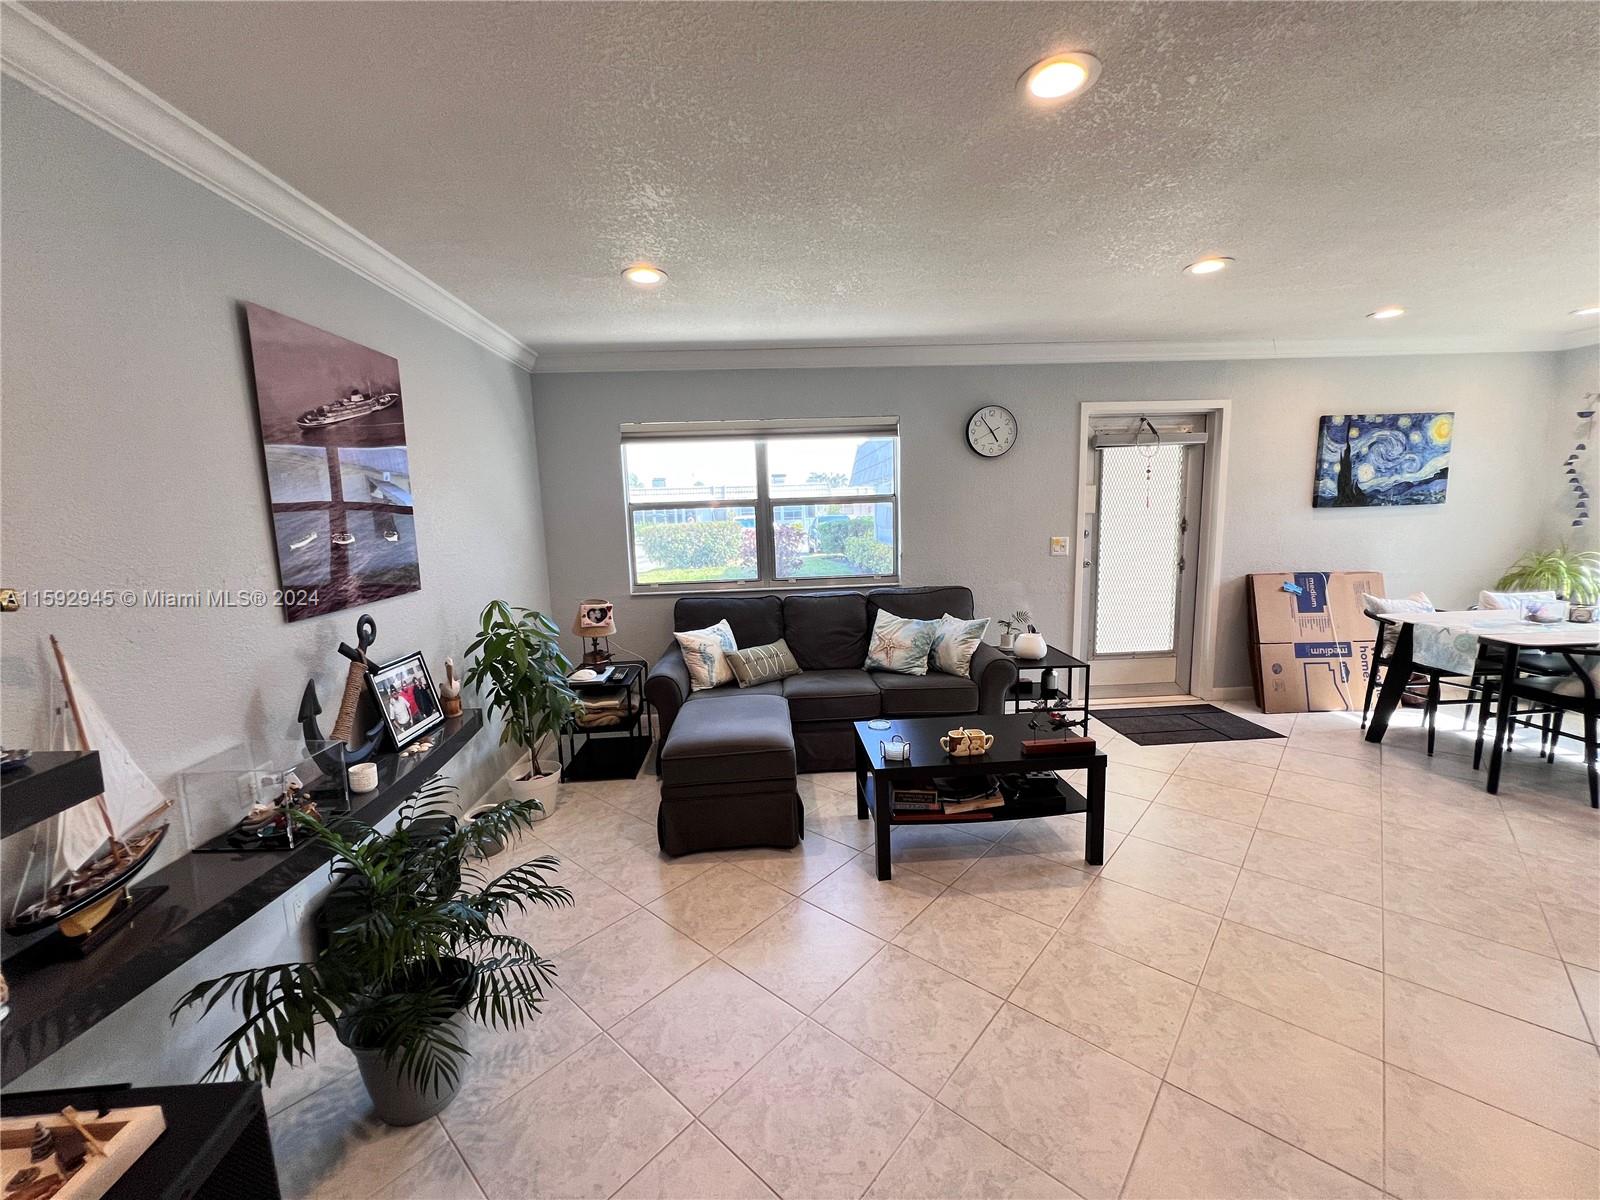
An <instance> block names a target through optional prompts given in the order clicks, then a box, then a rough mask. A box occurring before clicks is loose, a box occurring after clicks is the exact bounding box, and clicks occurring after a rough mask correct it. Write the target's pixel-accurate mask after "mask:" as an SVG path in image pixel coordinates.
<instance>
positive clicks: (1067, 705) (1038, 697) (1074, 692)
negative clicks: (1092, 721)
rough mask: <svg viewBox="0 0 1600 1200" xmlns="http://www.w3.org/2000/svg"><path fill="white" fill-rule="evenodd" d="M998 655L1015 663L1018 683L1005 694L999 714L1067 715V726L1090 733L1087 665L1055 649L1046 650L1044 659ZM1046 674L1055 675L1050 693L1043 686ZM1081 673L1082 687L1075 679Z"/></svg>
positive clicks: (1004, 652) (1005, 651) (1007, 653)
mask: <svg viewBox="0 0 1600 1200" xmlns="http://www.w3.org/2000/svg"><path fill="white" fill-rule="evenodd" d="M1000 653H1002V654H1004V655H1006V657H1008V658H1010V659H1011V661H1012V662H1014V663H1016V664H1017V682H1016V683H1014V684H1012V686H1011V688H1010V690H1008V691H1007V692H1006V695H1005V699H1004V701H1002V703H1001V711H1002V712H1007V713H1024V712H1059V713H1067V714H1068V717H1067V721H1066V724H1068V725H1078V726H1081V727H1082V728H1083V732H1084V733H1085V734H1087V733H1088V732H1089V664H1088V663H1086V662H1084V661H1083V659H1081V658H1078V657H1076V656H1074V655H1071V654H1068V653H1067V652H1066V651H1065V650H1057V649H1056V648H1055V647H1054V646H1049V647H1047V648H1046V649H1045V655H1044V657H1043V658H1018V657H1017V656H1016V654H1015V653H1013V652H1012V651H1010V650H1002V651H1000ZM1024 671H1037V672H1039V674H1040V678H1039V679H1025V678H1023V672H1024ZM1045 671H1054V672H1055V673H1056V683H1055V687H1054V688H1053V689H1051V690H1050V691H1049V692H1046V690H1045V686H1044V678H1043V674H1044V672H1045ZM1080 671H1081V672H1082V673H1083V681H1082V684H1081V686H1080V684H1079V682H1078V679H1077V673H1078V672H1080ZM1063 683H1064V684H1065V686H1063Z"/></svg>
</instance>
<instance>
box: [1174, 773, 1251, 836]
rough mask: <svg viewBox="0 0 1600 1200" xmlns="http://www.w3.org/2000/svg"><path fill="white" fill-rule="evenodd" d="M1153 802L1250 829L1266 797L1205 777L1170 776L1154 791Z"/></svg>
mask: <svg viewBox="0 0 1600 1200" xmlns="http://www.w3.org/2000/svg"><path fill="white" fill-rule="evenodd" d="M1155 801H1156V803H1157V804H1165V805H1168V806H1170V807H1172V808H1186V809H1188V810H1189V811H1190V812H1197V813H1200V814H1201V815H1203V816H1207V817H1216V818H1218V819H1219V820H1223V821H1232V822H1234V823H1235V824H1238V825H1249V826H1251V827H1252V828H1253V827H1254V826H1255V823H1256V821H1257V819H1259V818H1260V816H1261V810H1262V808H1263V807H1265V806H1266V803H1267V798H1266V797H1265V796H1264V795H1262V794H1261V793H1260V792H1248V791H1245V790H1244V789H1243V788H1237V787H1229V786H1228V785H1227V784H1223V783H1213V782H1211V781H1210V780H1207V779H1188V778H1185V777H1183V776H1178V775H1174V776H1173V777H1172V778H1171V779H1169V780H1168V781H1167V785H1166V786H1165V787H1163V788H1162V789H1161V790H1160V791H1159V792H1157V793H1156V797H1155Z"/></svg>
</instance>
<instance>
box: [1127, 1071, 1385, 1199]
mask: <svg viewBox="0 0 1600 1200" xmlns="http://www.w3.org/2000/svg"><path fill="white" fill-rule="evenodd" d="M1122 1194H1123V1196H1125V1197H1127V1198H1128V1200H1172V1198H1173V1197H1177V1196H1184V1197H1190V1198H1191V1200H1239V1198H1240V1197H1252V1198H1258V1200H1269V1198H1270V1200H1347V1198H1348V1200H1378V1197H1379V1193H1378V1190H1377V1189H1376V1188H1373V1187H1369V1186H1368V1185H1367V1184H1364V1183H1362V1182H1361V1181H1360V1180H1359V1179H1356V1178H1354V1177H1353V1176H1350V1175H1346V1174H1345V1173H1344V1172H1343V1171H1340V1170H1337V1169H1335V1168H1333V1167H1330V1166H1329V1165H1328V1164H1327V1163H1325V1162H1323V1161H1321V1160H1320V1159H1316V1158H1313V1157H1312V1156H1311V1155H1309V1154H1307V1153H1306V1152H1305V1151H1303V1150H1300V1149H1297V1148H1296V1147H1294V1146H1291V1145H1290V1144H1289V1143H1288V1142H1285V1141H1283V1140H1282V1139H1280V1138H1275V1137H1273V1136H1272V1135H1271V1134H1269V1133H1263V1132H1262V1131H1261V1130H1259V1129H1257V1128H1256V1127H1255V1126H1254V1125H1249V1124H1247V1123H1245V1122H1244V1121H1241V1120H1239V1118H1238V1117H1235V1116H1232V1115H1231V1114H1229V1113H1226V1112H1223V1111H1222V1109H1220V1108H1217V1107H1216V1106H1215V1105H1212V1104H1207V1103H1206V1102H1205V1101H1204V1100H1199V1099H1197V1098H1195V1097H1194V1096H1191V1095H1189V1093H1187V1092H1183V1091H1179V1090H1178V1089H1177V1088H1175V1087H1173V1086H1171V1085H1170V1084H1165V1085H1163V1086H1162V1088H1161V1094H1160V1095H1159V1096H1158V1097H1157V1098H1156V1107H1155V1111H1154V1112H1153V1113H1151V1115H1150V1125H1149V1128H1147V1129H1146V1130H1145V1133H1144V1141H1143V1142H1142V1143H1140V1146H1139V1156H1138V1157H1137V1158H1136V1159H1134V1161H1133V1170H1132V1171H1130V1172H1129V1173H1128V1183H1127V1186H1126V1187H1124V1188H1123V1191H1122Z"/></svg>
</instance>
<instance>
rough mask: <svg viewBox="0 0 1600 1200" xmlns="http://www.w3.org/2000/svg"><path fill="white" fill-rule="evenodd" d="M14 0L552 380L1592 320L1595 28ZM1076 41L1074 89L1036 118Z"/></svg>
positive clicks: (1595, 17)
mask: <svg viewBox="0 0 1600 1200" xmlns="http://www.w3.org/2000/svg"><path fill="white" fill-rule="evenodd" d="M29 7H30V8H31V9H32V10H33V11H34V12H36V13H39V14H40V15H42V16H44V17H45V19H47V20H48V21H50V22H52V23H54V24H55V25H57V26H59V27H60V28H61V29H62V30H64V31H66V32H67V33H68V34H69V35H70V36H71V37H73V38H75V39H77V40H78V41H80V42H82V43H83V44H85V45H86V46H87V47H89V48H90V49H91V50H93V51H95V52H96V53H98V54H100V55H102V56H104V57H105V58H106V59H108V60H109V61H110V62H111V63H112V64H114V65H115V66H117V67H118V68H120V69H121V70H123V71H125V72H127V73H128V74H129V75H131V76H132V77H133V78H134V79H136V80H138V81H139V82H140V83H142V84H143V85H145V86H146V87H148V88H149V89H151V90H152V91H154V92H155V93H156V94H157V95H159V96H161V97H162V98H164V99H166V100H167V101H169V102H170V103H172V104H173V105H175V106H177V108H179V109H181V110H182V111H183V112H185V113H187V114H188V115H189V116H190V117H192V118H193V119H194V120H196V121H198V122H199V123H200V124H202V125H204V126H206V127H208V128H209V129H211V130H213V131H215V132H216V133H217V134H218V135H220V136H221V137H222V138H224V139H226V140H227V141H228V142H231V143H232V144H233V145H234V146H236V147H238V148H239V149H240V150H242V151H243V152H244V153H245V154H247V155H249V156H251V157H252V158H254V159H256V160H257V161H258V162H260V163H261V164H263V165H264V166H265V167H267V168H268V169H269V170H270V171H272V172H274V173H276V174H277V175H279V176H281V177H282V178H283V179H284V180H286V181H287V182H289V183H290V184H292V185H293V186H294V187H296V188H298V189H300V190H301V191H303V192H305V193H306V194H307V195H309V196H310V197H311V198H312V199H314V200H316V201H318V202H319V203H321V204H322V205H324V206H326V207H327V208H328V209H330V210H331V211H332V212H333V213H335V214H337V216H339V217H341V218H343V219H344V220H345V221H346V222H348V223H349V224H350V225H353V226H354V227H355V228H356V229H359V230H360V231H361V232H362V233H364V234H366V235H367V236H368V237H370V238H372V239H373V240H375V241H376V242H378V243H379V244H380V245H381V246H383V247H384V248H386V249H387V250H389V251H390V252H392V253H393V254H395V255H398V256H399V257H400V258H401V259H403V260H405V261H406V262H407V263H409V264H411V266H413V267H415V268H416V269H417V270H419V271H421V272H423V273H424V274H425V275H427V276H429V277H430V278H432V279H433V280H435V281H436V282H438V283H439V284H441V285H443V286H444V287H445V288H447V289H449V290H450V291H452V292H454V293H456V294H457V295H458V296H460V297H461V298H462V299H464V300H465V301H466V302H467V303H468V304H470V305H472V306H474V307H476V308H477V309H478V310H479V311H480V312H482V313H483V314H484V315H486V316H487V317H489V318H490V319H491V320H492V321H494V322H496V323H498V324H499V325H501V326H502V327H504V328H505V329H506V330H508V331H510V332H511V333H512V334H513V335H515V336H516V337H518V338H520V339H521V340H523V341H524V342H526V343H527V344H529V345H531V346H533V347H535V348H536V349H538V350H540V351H541V352H542V353H545V354H547V355H548V354H549V353H550V352H552V351H553V352H555V354H556V357H557V358H558V359H559V357H560V356H561V354H562V353H563V352H568V353H571V352H574V351H587V350H637V349H641V348H654V349H665V348H690V347H728V346H733V347H750V346H812V345H825V346H860V345H873V344H930V345H933V344H955V343H960V344H968V343H1016V342H1137V343H1144V342H1157V341H1161V342H1174V341H1185V342H1213V341H1218V342H1220V341H1228V342H1233V341H1240V340H1253V341H1262V340H1267V339H1288V340H1295V341H1306V340H1311V341H1320V340H1329V341H1332V342H1337V341H1340V340H1345V339H1382V338H1394V339H1401V340H1404V339H1413V340H1414V339H1449V338H1457V339H1461V338H1465V339H1473V338H1483V339H1489V338H1493V339H1496V340H1497V341H1504V340H1505V339H1507V338H1519V337H1526V338H1528V339H1530V340H1538V339H1544V340H1546V341H1548V340H1549V339H1552V338H1559V337H1563V336H1572V335H1580V336H1581V335H1582V334H1583V332H1584V330H1585V326H1586V323H1585V322H1583V321H1579V320H1575V319H1574V318H1571V317H1569V316H1568V315H1567V314H1568V312H1569V310H1571V309H1573V308H1577V307H1580V306H1583V305H1588V304H1595V303H1597V302H1600V242H1597V237H1600V77H1597V64H1600V6H1597V5H1594V4H1586V3H1585V4H1564V3H1529V4H1520V3H1516V4H1513V3H1505V4H1428V5H1424V4H1363V3H1358V4H1319V3H1287V4H1268V3H1261V4H1202V3H1181V4H1147V5H1133V4H1117V3H1105V4H1029V3H1009V4H969V3H904V4H891V3H873V4H855V3H833V4H778V3H773V4H716V3H712V4H677V3H656V4H589V3H545V4H536V3H526V4H515V3H514V4H483V3H459V4H457V3H448V4H439V3H398V4H391V3H368V4H303V3H256V2H242V3H228V4H188V3H114V4H106V3H34V4H31V5H30V6H29ZM1065 49H1085V50H1090V51H1092V52H1094V53H1095V54H1097V55H1099V56H1100V58H1101V59H1102V60H1103V62H1104V71H1103V74H1102V75H1101V78H1100V81H1099V83H1098V85H1097V86H1096V87H1095V88H1094V90H1093V91H1091V92H1090V93H1089V94H1087V95H1086V96H1083V97H1082V98H1080V99H1079V100H1078V101H1076V102H1074V103H1071V104H1068V105H1066V106H1063V107H1061V108H1058V109H1055V110H1051V111H1047V112H1040V111H1036V110H1032V109H1030V108H1029V107H1027V106H1026V105H1024V104H1022V103H1021V102H1020V100H1019V97H1018V94H1017V91H1016V86H1015V85H1016V80H1017V77H1018V76H1019V75H1020V74H1021V72H1022V71H1023V70H1024V68H1026V67H1027V66H1028V65H1029V64H1030V63H1032V62H1033V61H1035V60H1036V59H1038V58H1040V57H1042V56H1044V55H1045V54H1047V53H1050V52H1053V51H1060V50H1065ZM1206 253H1222V254H1230V255H1233V256H1234V257H1235V258H1237V259H1238V266H1237V268H1236V269H1234V270H1231V271H1227V272H1224V273H1222V274H1220V275H1216V276H1211V277H1207V278H1203V279H1202V278H1190V277H1186V276H1184V275H1182V274H1181V273H1180V268H1181V267H1182V266H1183V265H1184V264H1185V263H1186V262H1188V261H1190V260H1191V259H1193V258H1195V257H1198V256H1200V255H1202V254H1206ZM636 259H649V260H653V261H656V262H658V263H660V264H661V265H662V266H664V267H665V268H666V270H667V271H668V272H669V274H670V282H669V283H668V284H667V285H666V286H665V287H663V288H660V289H659V290H655V291H649V292H646V291H641V290H638V289H635V288H632V287H630V286H628V285H627V284H625V283H623V282H622V281H621V279H620V277H619V275H618V272H619V271H620V269H621V268H622V267H623V266H624V265H626V264H627V263H629V262H632V261H634V260H636ZM1383 304H1401V305H1404V306H1406V307H1407V308H1408V309H1409V310H1410V311H1409V315H1408V316H1406V317H1405V318H1403V319H1401V320H1399V321H1391V322H1373V321H1369V320H1366V319H1365V315H1364V314H1366V313H1367V312H1369V311H1371V310H1372V309H1374V308H1377V307H1378V306H1380V305H1383ZM1594 324H1595V323H1594V322H1593V321H1590V322H1587V326H1589V327H1591V328H1592V327H1593V326H1594ZM544 365H545V363H544V362H541V366H544Z"/></svg>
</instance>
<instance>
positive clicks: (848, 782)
mask: <svg viewBox="0 0 1600 1200" xmlns="http://www.w3.org/2000/svg"><path fill="white" fill-rule="evenodd" d="M800 778H801V779H809V780H811V781H812V782H813V783H815V784H817V785H818V786H819V787H824V788H827V789H828V790H829V791H832V792H836V793H838V794H839V795H841V796H848V797H849V798H850V799H851V800H854V799H855V795H856V777H855V775H854V773H853V772H850V771H813V772H811V773H810V774H807V775H802V776H801V777H800Z"/></svg>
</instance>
